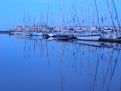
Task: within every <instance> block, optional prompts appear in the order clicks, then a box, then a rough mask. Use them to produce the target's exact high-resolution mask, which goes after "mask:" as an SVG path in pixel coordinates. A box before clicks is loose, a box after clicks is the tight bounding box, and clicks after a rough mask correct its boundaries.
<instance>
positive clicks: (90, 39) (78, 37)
mask: <svg viewBox="0 0 121 91" xmlns="http://www.w3.org/2000/svg"><path fill="white" fill-rule="evenodd" d="M77 39H79V40H85V41H98V40H99V39H100V36H77Z"/></svg>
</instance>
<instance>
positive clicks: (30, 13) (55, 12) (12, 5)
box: [0, 0, 121, 29]
mask: <svg viewBox="0 0 121 91" xmlns="http://www.w3.org/2000/svg"><path fill="white" fill-rule="evenodd" d="M114 1H115V3H116V8H117V11H118V15H119V19H120V20H121V12H120V10H121V7H120V4H121V0H114ZM90 3H91V4H92V5H91V6H89V4H90ZM97 4H98V10H99V16H100V17H104V16H105V17H108V18H109V19H108V20H107V22H108V21H110V15H109V13H108V8H107V5H106V0H97ZM73 6H74V7H75V9H76V15H77V16H78V17H79V20H80V23H81V24H82V21H83V19H84V20H85V22H84V25H88V24H89V21H91V22H93V23H94V24H96V22H97V21H96V19H97V17H96V10H95V4H94V0H2V1H1V3H0V20H1V21H0V29H9V28H13V27H14V26H16V25H23V18H25V21H26V24H33V19H34V17H35V19H36V22H40V20H41V18H42V17H41V15H43V21H46V20H47V11H48V16H49V17H48V24H49V25H52V22H54V23H53V25H59V24H60V20H61V16H62V15H63V16H64V19H65V21H66V22H69V23H70V22H71V21H72V17H74V15H75V12H74V9H73ZM60 8H61V10H60ZM90 8H91V9H90ZM111 9H112V7H111ZM112 13H113V15H114V11H113V9H112ZM90 16H91V17H92V18H91V19H90V18H89V17H90ZM114 16H115V15H114ZM93 20H94V21H93ZM30 21H31V22H30ZM107 22H105V23H104V24H105V25H106V24H107ZM70 25H72V24H71V23H70Z"/></svg>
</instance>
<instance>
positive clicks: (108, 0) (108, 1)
mask: <svg viewBox="0 0 121 91" xmlns="http://www.w3.org/2000/svg"><path fill="white" fill-rule="evenodd" d="M106 2H107V6H108V11H109V14H110V17H111V20H112V24H113V27H114V29H115V30H116V27H115V23H114V21H113V15H112V13H111V9H110V5H109V3H110V0H106ZM113 31H114V30H113Z"/></svg>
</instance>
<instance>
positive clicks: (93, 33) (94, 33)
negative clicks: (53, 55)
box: [76, 0, 102, 41]
mask: <svg viewBox="0 0 121 91" xmlns="http://www.w3.org/2000/svg"><path fill="white" fill-rule="evenodd" d="M90 6H91V2H90ZM95 6H96V13H97V20H98V25H99V28H100V22H99V15H98V8H97V3H96V0H95ZM89 9H90V13H91V7H90V8H89ZM91 17H92V16H91V14H90V26H87V30H83V33H80V34H78V35H76V38H77V39H78V40H83V41H98V40H99V39H100V38H101V37H102V35H101V30H99V29H98V28H97V27H96V29H93V26H92V25H91Z"/></svg>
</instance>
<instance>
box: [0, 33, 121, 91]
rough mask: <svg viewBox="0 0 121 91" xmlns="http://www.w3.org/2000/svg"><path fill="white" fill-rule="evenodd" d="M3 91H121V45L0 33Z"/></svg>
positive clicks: (0, 74) (1, 84)
mask: <svg viewBox="0 0 121 91" xmlns="http://www.w3.org/2000/svg"><path fill="white" fill-rule="evenodd" d="M0 43H1V44H0V91H121V71H120V69H121V60H120V59H121V52H120V46H121V45H120V44H114V45H115V46H113V44H109V45H111V46H107V45H108V44H105V43H101V44H102V45H103V46H89V45H83V44H81V43H75V42H62V41H54V40H53V41H49V40H43V39H31V38H17V37H14V36H6V35H1V36H0Z"/></svg>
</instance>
